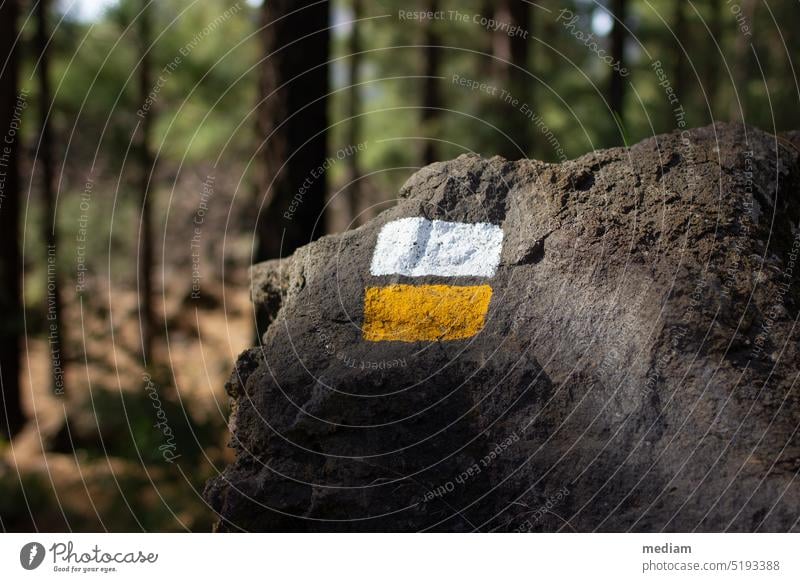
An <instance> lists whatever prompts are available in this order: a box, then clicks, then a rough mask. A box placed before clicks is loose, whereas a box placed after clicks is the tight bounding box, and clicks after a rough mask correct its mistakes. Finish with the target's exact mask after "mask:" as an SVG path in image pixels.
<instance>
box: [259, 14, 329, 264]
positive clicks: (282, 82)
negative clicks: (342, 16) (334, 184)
mask: <svg viewBox="0 0 800 582" xmlns="http://www.w3.org/2000/svg"><path fill="white" fill-rule="evenodd" d="M329 12H330V3H329V2H322V3H317V1H316V0H265V1H264V3H263V5H262V8H261V26H262V28H261V31H260V35H261V42H262V49H263V54H264V57H263V60H262V61H261V63H260V85H259V86H260V101H259V104H258V114H257V116H258V120H257V128H258V132H259V135H258V143H259V144H260V145H261V154H260V167H259V175H258V188H259V192H260V195H261V196H266V203H265V204H264V206H263V207H262V208H261V212H260V216H259V224H258V252H257V257H256V259H257V260H259V261H263V260H267V259H274V258H278V257H286V256H289V255H291V254H292V253H293V252H294V250H295V249H296V248H298V247H300V246H302V245H304V244H307V243H309V242H311V241H312V240H314V239H316V238H318V237H319V236H321V235H322V234H324V232H322V230H323V228H324V224H325V221H324V217H323V212H324V208H325V194H326V182H325V172H324V171H321V170H320V168H322V167H323V165H324V164H325V158H326V154H327V149H326V145H327V144H326V137H327V127H328V114H327V101H328V100H327V97H326V95H327V94H328V91H329V89H328V83H329V81H328V64H327V61H328V58H329V51H330V47H329V39H330V34H329V32H328V30H327V28H328V26H329V24H328V18H329ZM307 35H310V36H307ZM303 37H306V38H303Z"/></svg>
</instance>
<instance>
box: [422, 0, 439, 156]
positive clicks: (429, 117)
mask: <svg viewBox="0 0 800 582" xmlns="http://www.w3.org/2000/svg"><path fill="white" fill-rule="evenodd" d="M425 10H426V11H427V12H437V11H438V10H439V0H427V4H426V7H425ZM423 44H424V47H423V51H424V52H423V55H422V58H423V59H424V61H425V72H424V75H425V78H424V86H423V88H422V127H423V130H424V132H425V136H426V137H427V139H426V140H425V145H424V147H423V149H422V163H423V165H428V164H432V163H433V162H435V161H436V160H437V150H438V149H439V148H437V147H436V142H435V141H434V139H433V138H434V137H435V135H436V133H437V129H438V128H437V125H438V122H439V119H440V118H441V111H440V108H441V106H442V97H441V94H440V92H439V79H437V78H436V77H437V75H438V74H439V61H440V59H441V49H440V48H439V46H441V44H442V42H441V38H440V37H439V33H438V31H437V29H436V23H435V22H434V21H433V20H429V21H428V22H427V24H426V27H425V42H424V43H423Z"/></svg>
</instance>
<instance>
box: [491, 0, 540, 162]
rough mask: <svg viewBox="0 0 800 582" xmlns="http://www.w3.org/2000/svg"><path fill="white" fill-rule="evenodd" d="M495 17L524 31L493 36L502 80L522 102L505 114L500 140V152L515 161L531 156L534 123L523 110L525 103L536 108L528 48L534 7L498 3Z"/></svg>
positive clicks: (520, 0)
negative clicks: (525, 115) (529, 71)
mask: <svg viewBox="0 0 800 582" xmlns="http://www.w3.org/2000/svg"><path fill="white" fill-rule="evenodd" d="M494 14H495V20H497V21H498V22H504V23H506V22H507V23H509V25H510V26H511V27H513V29H517V30H519V31H521V32H520V33H519V34H516V33H515V34H514V35H513V36H509V34H508V31H503V30H501V29H498V30H496V31H495V32H494V33H493V36H494V42H493V47H494V56H495V57H496V58H497V59H499V60H497V61H495V62H496V63H497V65H498V66H499V69H500V77H501V79H500V80H501V82H502V83H503V85H504V86H505V87H507V88H508V92H509V93H510V94H511V95H513V96H514V99H518V100H519V104H518V105H517V106H516V110H515V111H503V114H502V115H503V117H502V119H501V120H500V127H501V129H502V130H503V131H504V132H505V133H506V134H507V135H508V138H505V137H502V138H501V139H502V140H503V147H502V148H501V151H500V152H499V153H500V155H502V156H504V157H506V158H509V159H514V160H516V159H519V158H522V157H529V156H531V155H532V151H531V149H532V148H531V135H532V131H531V122H530V121H528V120H527V119H526V118H525V117H523V114H522V112H521V111H520V109H521V108H522V104H523V103H524V104H526V105H527V106H528V107H529V108H530V109H533V79H531V77H529V76H528V74H527V73H526V71H528V70H529V67H530V62H529V56H528V55H529V52H528V48H529V46H528V45H529V42H530V41H529V38H530V35H529V30H530V27H531V8H530V4H528V3H527V2H525V1H524V0H499V1H498V2H497V4H496V5H495V13H494ZM510 30H511V29H510ZM523 32H524V33H525V34H523ZM526 37H527V38H526ZM520 150H522V151H520Z"/></svg>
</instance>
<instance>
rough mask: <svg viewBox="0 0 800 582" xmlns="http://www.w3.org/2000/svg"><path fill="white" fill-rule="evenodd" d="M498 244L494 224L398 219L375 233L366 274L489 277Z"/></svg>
mask: <svg viewBox="0 0 800 582" xmlns="http://www.w3.org/2000/svg"><path fill="white" fill-rule="evenodd" d="M502 247H503V230H502V229H501V228H500V227H499V226H497V225H496V224H489V223H487V222H478V223H475V224H467V223H464V222H445V221H443V220H434V221H430V220H428V219H427V218H421V217H416V218H401V219H399V220H394V221H392V222H389V223H388V224H385V225H384V226H383V228H382V229H381V232H380V233H379V234H378V243H377V244H376V245H375V254H374V255H373V256H372V265H371V267H370V273H372V274H373V275H406V276H408V277H421V276H423V275H438V276H441V277H459V276H461V277H470V276H471V277H491V276H493V275H494V273H495V270H496V269H497V265H498V264H499V263H500V251H501V250H502Z"/></svg>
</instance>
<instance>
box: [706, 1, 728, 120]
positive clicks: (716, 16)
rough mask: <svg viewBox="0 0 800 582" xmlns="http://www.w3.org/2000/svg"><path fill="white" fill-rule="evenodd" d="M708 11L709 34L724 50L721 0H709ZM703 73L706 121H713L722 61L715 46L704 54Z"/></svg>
mask: <svg viewBox="0 0 800 582" xmlns="http://www.w3.org/2000/svg"><path fill="white" fill-rule="evenodd" d="M709 11H710V12H711V15H710V17H709V30H710V31H711V36H712V37H713V38H714V39H715V40H716V41H717V43H718V44H719V45H720V47H722V48H723V50H724V44H723V43H722V0H710V6H709ZM706 58H707V59H708V60H707V61H706V68H705V75H703V86H704V87H705V90H706V101H707V103H706V106H705V110H706V111H707V112H708V122H709V123H713V121H714V103H716V101H717V93H718V91H719V68H720V66H721V63H722V56H721V55H720V53H719V52H718V51H717V49H716V47H714V50H713V52H712V53H711V54H709V55H706Z"/></svg>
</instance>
